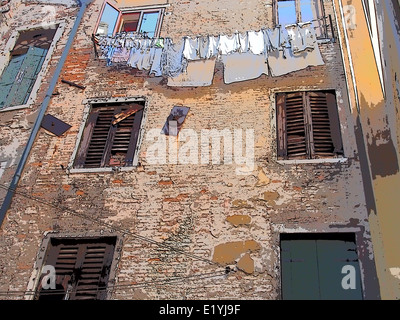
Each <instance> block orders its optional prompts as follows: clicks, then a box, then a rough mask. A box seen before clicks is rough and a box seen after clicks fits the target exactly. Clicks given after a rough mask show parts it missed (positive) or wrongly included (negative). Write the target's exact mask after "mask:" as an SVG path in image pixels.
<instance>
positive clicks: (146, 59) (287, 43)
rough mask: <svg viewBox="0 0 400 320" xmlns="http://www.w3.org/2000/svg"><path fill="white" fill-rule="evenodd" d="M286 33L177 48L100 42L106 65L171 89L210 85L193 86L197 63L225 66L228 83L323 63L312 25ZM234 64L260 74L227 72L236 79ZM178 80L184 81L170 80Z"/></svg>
mask: <svg viewBox="0 0 400 320" xmlns="http://www.w3.org/2000/svg"><path fill="white" fill-rule="evenodd" d="M285 30H286V31H285V32H284V30H283V28H281V27H277V28H274V29H263V28H262V29H260V31H245V32H235V33H233V34H230V35H224V34H221V35H219V36H197V37H189V36H184V37H182V38H180V39H179V40H178V41H177V42H176V43H174V42H173V41H172V39H171V38H146V37H143V36H141V35H135V34H133V33H129V32H128V33H126V34H118V35H116V36H114V37H101V38H100V39H99V45H100V48H101V51H102V53H103V58H106V59H107V65H111V64H112V63H126V64H127V65H128V66H131V67H133V68H137V69H139V70H148V71H149V74H154V75H155V76H165V77H168V78H169V83H171V84H172V83H174V84H173V85H179V83H181V84H182V83H186V84H184V85H190V86H194V85H196V86H199V85H209V84H210V79H208V78H207V81H206V80H205V79H203V80H202V81H200V82H198V81H191V80H190V79H189V78H190V77H188V74H189V73H190V71H193V70H194V67H193V66H194V65H195V64H197V65H198V66H201V65H202V67H205V65H206V64H207V66H208V69H209V70H211V69H212V68H213V66H212V64H213V63H214V64H215V59H220V60H221V61H222V62H223V63H224V71H225V75H226V77H225V80H226V81H225V82H226V83H232V82H236V81H244V80H248V79H254V78H255V77H259V76H260V75H261V74H263V73H264V74H269V70H270V71H271V75H273V76H278V75H282V74H286V73H289V72H292V71H296V70H300V69H303V68H305V67H307V66H310V65H313V66H315V65H321V64H323V60H322V57H321V55H320V52H319V47H318V44H317V42H316V34H315V30H314V28H313V27H312V23H311V22H305V23H302V24H295V25H287V26H285ZM283 59H284V60H287V61H284V60H283ZM201 61H202V63H200V62H201ZM206 61H208V62H207V63H206ZM289 61H290V63H288V62H289ZM196 62H197V63H196ZM233 62H235V63H236V64H237V63H239V62H241V63H242V64H243V65H246V66H247V68H250V69H251V68H252V67H254V66H257V67H256V69H257V70H258V71H257V72H255V73H254V72H253V73H251V72H247V73H246V72H245V74H242V75H239V76H235V74H234V73H230V72H229V70H227V68H228V69H229V68H230V69H231V70H234V69H235V70H236V71H235V72H236V73H237V74H240V73H241V70H242V69H240V68H241V67H240V66H239V67H238V66H235V67H234V63H233ZM282 66H285V67H284V68H282ZM188 67H190V68H188ZM189 69H190V70H189ZM196 70H197V69H196ZM242 71H244V70H242ZM199 72H200V69H199V70H197V71H196V73H197V74H198V73H199ZM242 73H243V72H242ZM250 73H251V75H250ZM210 74H211V73H210ZM196 77H198V75H197V76H196ZM177 78H179V79H180V78H184V80H182V81H178V82H176V81H174V80H176V79H177ZM198 78H199V77H198ZM188 79H189V80H190V81H188ZM211 81H212V78H211ZM199 83H200V84H199Z"/></svg>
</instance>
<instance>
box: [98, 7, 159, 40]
mask: <svg viewBox="0 0 400 320" xmlns="http://www.w3.org/2000/svg"><path fill="white" fill-rule="evenodd" d="M163 10H164V9H161V8H159V9H143V10H129V11H124V12H121V11H120V10H119V9H118V8H116V7H115V6H112V5H111V4H110V3H108V2H106V3H105V4H104V6H103V11H102V14H101V17H100V19H99V23H98V26H97V29H96V35H101V36H105V35H108V36H112V35H114V34H115V33H116V32H123V31H125V32H135V33H140V34H143V35H145V36H147V37H149V38H156V37H158V36H159V33H160V27H161V21H162V16H163Z"/></svg>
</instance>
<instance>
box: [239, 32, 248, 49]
mask: <svg viewBox="0 0 400 320" xmlns="http://www.w3.org/2000/svg"><path fill="white" fill-rule="evenodd" d="M239 45H240V48H239V52H247V51H249V35H248V34H247V32H245V33H239Z"/></svg>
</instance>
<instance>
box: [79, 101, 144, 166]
mask: <svg viewBox="0 0 400 320" xmlns="http://www.w3.org/2000/svg"><path fill="white" fill-rule="evenodd" d="M143 109H144V102H141V101H140V102H123V103H120V102H114V103H98V104H93V105H92V108H91V111H90V114H89V117H88V120H87V122H86V124H85V128H84V130H83V135H82V138H81V141H80V144H79V148H78V152H77V155H76V158H75V162H74V167H75V168H107V167H131V166H133V163H134V157H135V154H136V149H137V144H138V139H139V133H140V127H141V123H142V118H143Z"/></svg>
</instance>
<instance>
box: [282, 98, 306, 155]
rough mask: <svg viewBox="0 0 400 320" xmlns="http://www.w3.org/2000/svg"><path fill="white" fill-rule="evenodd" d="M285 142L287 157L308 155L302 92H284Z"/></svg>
mask: <svg viewBox="0 0 400 320" xmlns="http://www.w3.org/2000/svg"><path fill="white" fill-rule="evenodd" d="M285 108H286V144H287V151H286V152H287V158H288V159H305V158H307V157H308V150H307V134H306V115H305V112H304V93H302V92H295V93H288V94H286V101H285Z"/></svg>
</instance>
